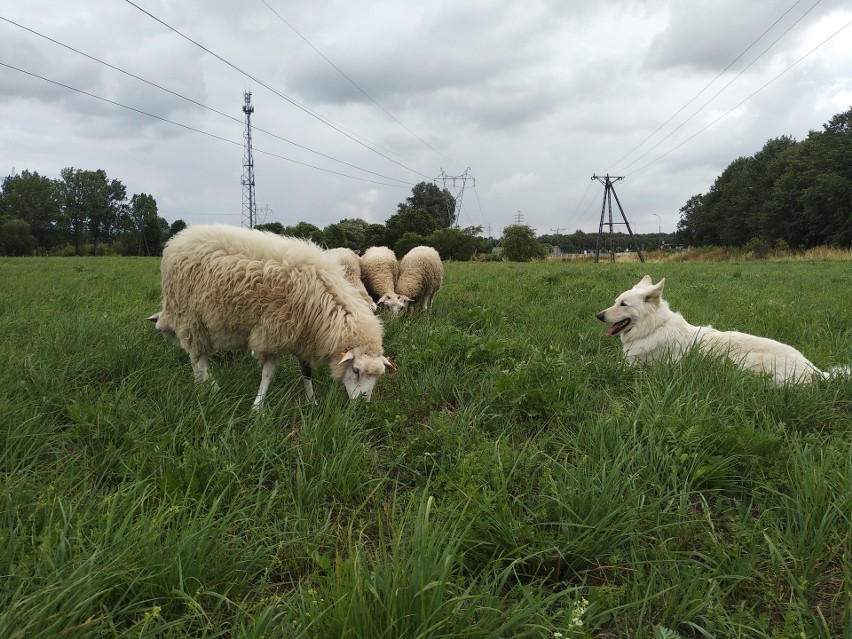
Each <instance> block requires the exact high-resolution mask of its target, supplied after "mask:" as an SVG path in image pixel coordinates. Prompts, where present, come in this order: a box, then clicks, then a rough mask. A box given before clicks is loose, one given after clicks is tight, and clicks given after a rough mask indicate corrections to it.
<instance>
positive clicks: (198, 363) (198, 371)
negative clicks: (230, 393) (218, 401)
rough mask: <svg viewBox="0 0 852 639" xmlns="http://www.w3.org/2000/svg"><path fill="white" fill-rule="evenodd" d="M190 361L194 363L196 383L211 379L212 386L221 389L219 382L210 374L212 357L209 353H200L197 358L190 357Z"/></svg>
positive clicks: (214, 388)
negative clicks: (208, 355)
mask: <svg viewBox="0 0 852 639" xmlns="http://www.w3.org/2000/svg"><path fill="white" fill-rule="evenodd" d="M190 362H191V363H192V373H193V375H194V377H195V383H196V384H202V383H204V382H206V381H208V380H210V386H211V387H212V388H213V390H214V391H217V390H219V384H217V383H216V380H215V379H213V378H212V377H211V376H210V358H209V357H207V355H199V356H198V357H196V358H192V357H190Z"/></svg>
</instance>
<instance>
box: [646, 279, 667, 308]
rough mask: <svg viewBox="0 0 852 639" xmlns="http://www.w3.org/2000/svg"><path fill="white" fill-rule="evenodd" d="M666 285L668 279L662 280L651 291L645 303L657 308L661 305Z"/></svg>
mask: <svg viewBox="0 0 852 639" xmlns="http://www.w3.org/2000/svg"><path fill="white" fill-rule="evenodd" d="M665 283H666V278H663V279H661V280H660V281H659V282H657V283H656V285H655V286H654V287H653V288H651V290H650V291H649V292H648V293H647V294H646V295H645V301H646V302H648V303H650V304H653V305H655V306H657V305H659V303H660V299H662V297H663V285H664V284H665Z"/></svg>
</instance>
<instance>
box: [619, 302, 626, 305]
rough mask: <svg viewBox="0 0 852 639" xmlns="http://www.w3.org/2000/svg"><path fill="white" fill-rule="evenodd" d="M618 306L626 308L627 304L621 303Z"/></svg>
mask: <svg viewBox="0 0 852 639" xmlns="http://www.w3.org/2000/svg"><path fill="white" fill-rule="evenodd" d="M619 306H627V302H622V303H621V304H619Z"/></svg>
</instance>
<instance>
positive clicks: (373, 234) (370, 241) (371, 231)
mask: <svg viewBox="0 0 852 639" xmlns="http://www.w3.org/2000/svg"><path fill="white" fill-rule="evenodd" d="M386 231H387V229H386V228H385V225H384V224H368V225H367V227H366V228H365V229H364V243H363V244H362V245H361V246H359V247H358V248H359V249H360V250H362V251H364V250H366V249H368V248H370V247H371V246H381V245H382V242H384V241H385V232H386Z"/></svg>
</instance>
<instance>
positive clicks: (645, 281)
mask: <svg viewBox="0 0 852 639" xmlns="http://www.w3.org/2000/svg"><path fill="white" fill-rule="evenodd" d="M653 283H654V280H652V279H651V276H650V275H646V276H645V277H643V278H642V279H641V280H639V283H638V284H637V285H636V286H651V285H652V284H653Z"/></svg>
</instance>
